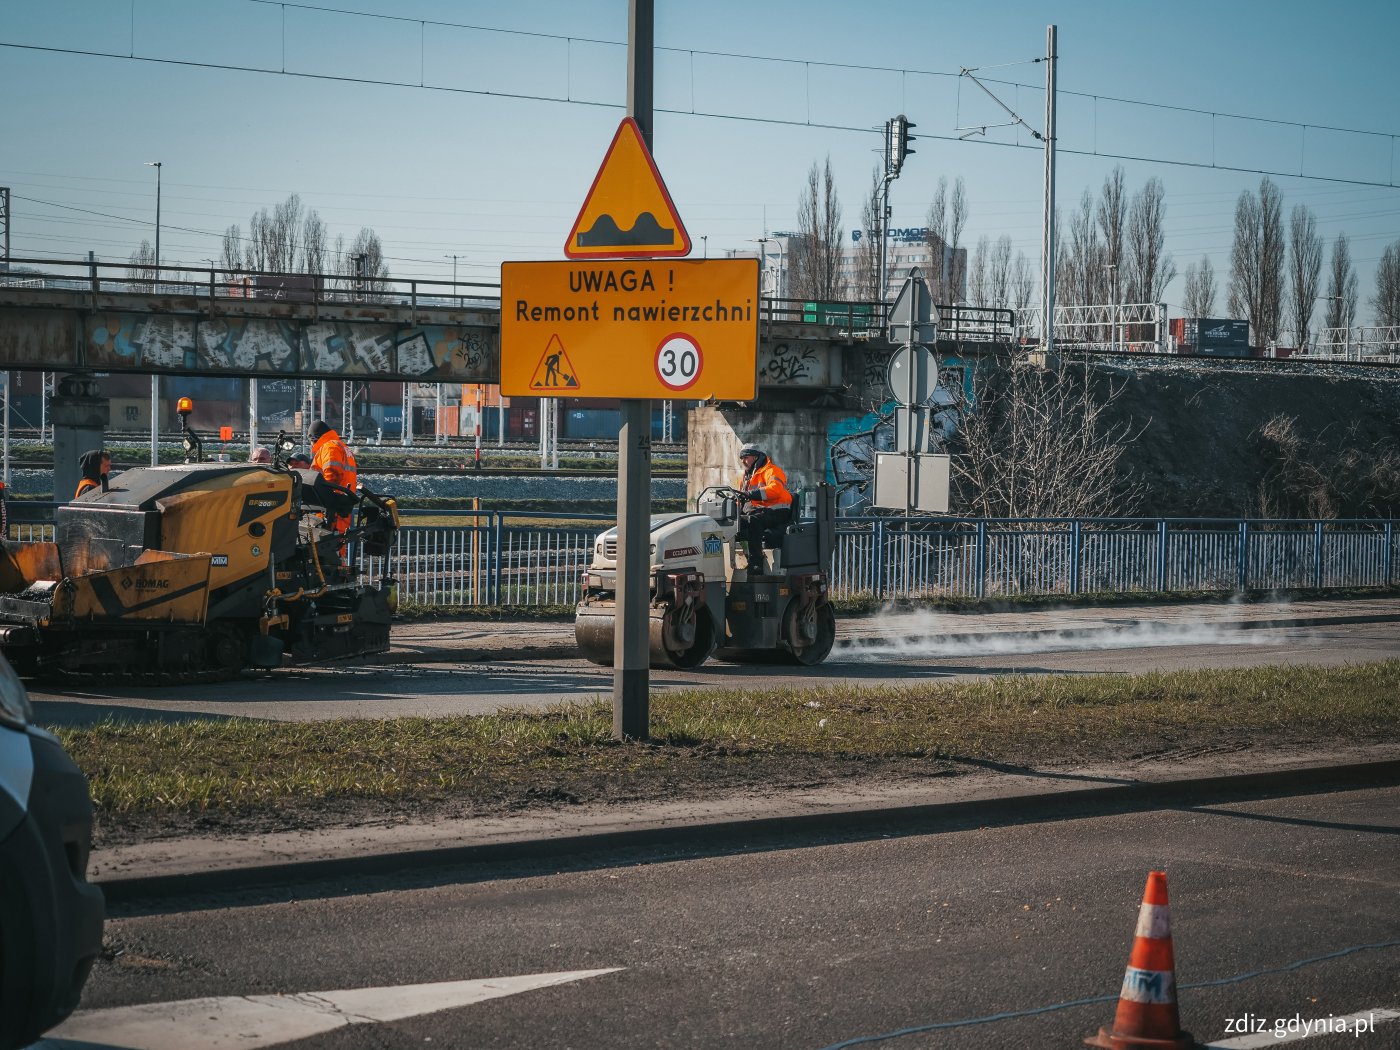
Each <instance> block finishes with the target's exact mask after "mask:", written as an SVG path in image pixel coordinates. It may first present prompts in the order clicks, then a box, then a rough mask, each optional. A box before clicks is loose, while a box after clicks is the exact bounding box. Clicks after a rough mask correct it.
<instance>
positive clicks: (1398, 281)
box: [1371, 241, 1400, 327]
mask: <svg viewBox="0 0 1400 1050" xmlns="http://www.w3.org/2000/svg"><path fill="white" fill-rule="evenodd" d="M1371 305H1372V306H1373V307H1374V308H1375V311H1376V324H1378V325H1380V326H1382V327H1387V326H1389V325H1400V241H1396V242H1395V243H1394V244H1391V245H1387V246H1386V249H1385V251H1383V252H1381V264H1380V266H1379V267H1377V268H1376V294H1375V296H1374V297H1373V298H1372V299H1371Z"/></svg>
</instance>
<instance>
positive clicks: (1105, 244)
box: [1098, 164, 1138, 303]
mask: <svg viewBox="0 0 1400 1050" xmlns="http://www.w3.org/2000/svg"><path fill="white" fill-rule="evenodd" d="M1127 225H1128V191H1127V186H1126V183H1125V180H1124V176H1123V166H1122V165H1121V164H1119V165H1117V166H1115V167H1114V169H1113V171H1112V172H1110V173H1109V175H1108V177H1107V178H1105V179H1104V180H1103V189H1102V190H1101V191H1100V193H1099V206H1098V226H1099V238H1098V241H1099V245H1100V252H1099V255H1100V263H1099V265H1101V266H1102V267H1103V268H1104V270H1105V271H1106V273H1105V275H1104V276H1105V277H1107V278H1108V280H1107V281H1106V282H1105V285H1104V292H1105V294H1104V295H1103V296H1102V297H1101V301H1103V302H1109V303H1121V302H1123V301H1124V299H1123V290H1124V289H1125V288H1126V287H1127V277H1128V275H1127V273H1125V272H1124V267H1123V244H1124V239H1125V237H1126V236H1127ZM1134 301H1135V302H1136V301H1138V300H1136V299H1135V300H1134Z"/></svg>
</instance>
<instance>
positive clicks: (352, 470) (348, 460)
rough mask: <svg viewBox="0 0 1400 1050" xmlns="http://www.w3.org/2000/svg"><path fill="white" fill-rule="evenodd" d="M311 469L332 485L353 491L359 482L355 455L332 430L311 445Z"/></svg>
mask: <svg viewBox="0 0 1400 1050" xmlns="http://www.w3.org/2000/svg"><path fill="white" fill-rule="evenodd" d="M311 469H312V470H315V471H316V472H317V473H319V474H320V475H321V477H323V478H325V479H326V480H327V481H329V482H330V483H331V484H332V485H339V486H341V487H342V488H346V489H349V490H350V491H351V492H354V491H355V486H356V485H357V484H358V483H359V477H360V475H359V472H358V470H357V469H356V464H355V457H354V455H353V454H352V453H351V451H350V450H349V449H348V448H346V447H345V442H343V441H341V440H340V435H339V434H337V433H336V432H335V431H334V430H328V431H326V432H325V433H324V434H322V435H321V436H320V437H319V438H317V439H316V444H314V445H312V446H311Z"/></svg>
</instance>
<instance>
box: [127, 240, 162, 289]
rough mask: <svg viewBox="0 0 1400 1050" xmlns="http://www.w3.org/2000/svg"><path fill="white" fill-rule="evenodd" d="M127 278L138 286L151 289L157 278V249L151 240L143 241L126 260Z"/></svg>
mask: <svg viewBox="0 0 1400 1050" xmlns="http://www.w3.org/2000/svg"><path fill="white" fill-rule="evenodd" d="M126 279H127V280H128V281H130V282H131V283H132V284H133V285H134V286H136V287H137V288H145V289H146V290H148V291H149V290H150V289H151V288H152V287H154V285H155V280H156V250H155V249H154V248H152V247H151V242H150V241H144V240H143V241H142V242H141V246H140V247H139V248H137V249H136V250H135V251H134V252H132V253H131V255H130V256H129V257H128V258H127V261H126Z"/></svg>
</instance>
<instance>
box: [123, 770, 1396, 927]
mask: <svg viewBox="0 0 1400 1050" xmlns="http://www.w3.org/2000/svg"><path fill="white" fill-rule="evenodd" d="M1396 784H1400V759H1388V760H1382V761H1378V762H1357V763H1349V764H1342V765H1333V766H1311V767H1302V768H1291V769H1278V770H1270V771H1268V772H1263V773H1242V774H1233V775H1227V776H1217V777H1201V778H1194V779H1185V780H1167V781H1132V782H1130V783H1126V784H1116V785H1112V786H1109V787H1095V788H1074V789H1066V790H1059V791H1054V790H1052V791H1046V792H1042V793H1039V794H1032V795H1012V796H1006V797H998V798H989V799H976V800H971V801H960V802H947V803H925V804H919V805H905V806H901V805H894V806H876V807H860V808H848V809H833V810H830V811H823V812H817V813H800V814H792V815H786V816H772V817H756V818H737V819H720V820H710V821H700V822H696V823H691V822H687V821H673V822H670V823H661V824H654V825H652V826H649V827H641V828H635V829H631V830H608V831H602V832H597V833H579V834H572V835H561V836H558V837H552V838H551V837H546V838H533V839H521V840H517V841H513V842H493V843H487V844H467V845H457V846H444V847H429V848H424V849H417V850H408V851H398V852H381V853H375V854H369V855H359V856H343V857H332V858H326V859H320V860H314V861H304V862H298V861H292V862H289V863H285V864H258V865H251V866H247V867H243V868H237V867H233V868H221V869H219V870H216V871H208V872H198V873H187V874H180V875H156V876H141V875H132V876H119V877H116V878H112V879H99V880H96V885H97V886H99V887H100V888H101V889H102V892H103V894H104V896H105V897H106V900H107V903H108V905H112V904H132V903H135V902H147V903H148V904H154V905H156V907H155V909H154V910H157V911H159V910H164V909H165V906H166V905H168V904H171V903H174V902H176V900H177V899H178V898H181V897H191V896H199V895H206V894H214V893H226V892H229V891H246V890H250V889H254V888H259V887H262V888H268V887H273V886H283V885H287V884H294V883H306V882H315V881H321V880H333V879H347V878H364V877H368V876H388V875H397V874H402V873H404V872H406V871H412V872H418V873H422V872H424V871H425V870H426V869H431V868H442V867H448V866H452V867H459V866H465V865H473V864H487V863H495V864H499V863H508V862H514V861H526V860H541V859H548V858H554V857H567V858H569V859H570V860H571V861H572V862H574V863H577V862H578V861H579V858H580V856H581V855H583V854H587V853H598V852H608V851H620V850H626V849H658V848H663V847H672V848H680V849H682V850H684V851H686V852H700V851H706V850H723V849H726V848H729V849H736V850H737V849H743V850H745V851H748V850H752V849H756V848H768V849H778V848H792V847H795V846H797V845H799V843H784V842H783V840H784V839H788V838H794V837H799V836H813V835H827V836H841V835H848V836H850V837H851V838H853V839H857V840H859V839H868V838H872V837H883V836H886V835H890V834H898V835H913V834H930V833H934V832H945V831H958V830H964V829H966V828H969V827H979V826H985V825H988V824H998V823H1001V824H1023V823H1036V822H1042V821H1047V820H1064V819H1071V818H1078V817H1085V816H1104V815H1110V814H1114V813H1128V812H1137V811H1144V810H1150V809H1160V808H1162V807H1165V806H1182V805H1202V804H1205V803H1207V802H1225V801H1234V802H1239V801H1248V800H1251V799H1259V798H1267V797H1271V796H1282V797H1287V796H1293V795H1303V794H1316V793H1320V792H1324V791H1329V790H1339V789H1359V788H1367V787H1389V786H1394V785H1396ZM364 891H365V888H364V887H363V886H357V887H355V888H353V889H352V888H350V887H343V888H339V889H337V890H336V891H334V893H335V894H339V893H351V892H356V893H359V892H364ZM333 895H334V894H333ZM169 910H176V909H174V908H171V909H169Z"/></svg>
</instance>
